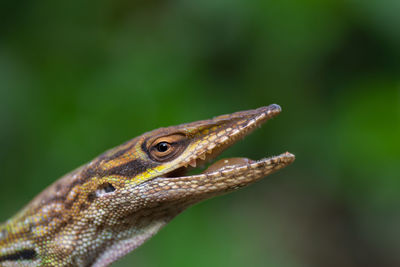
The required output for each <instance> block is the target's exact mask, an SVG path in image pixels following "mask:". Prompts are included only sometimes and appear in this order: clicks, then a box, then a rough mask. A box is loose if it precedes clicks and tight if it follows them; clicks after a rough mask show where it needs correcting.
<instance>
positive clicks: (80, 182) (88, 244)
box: [0, 105, 294, 267]
mask: <svg viewBox="0 0 400 267" xmlns="http://www.w3.org/2000/svg"><path fill="white" fill-rule="evenodd" d="M280 111H281V109H280V107H279V106H278V105H270V106H267V107H262V108H259V109H255V110H249V111H242V112H236V113H233V114H228V115H223V116H219V117H215V118H213V119H211V120H203V121H197V122H192V123H188V124H181V125H178V126H172V127H167V128H160V129H157V130H154V131H151V132H148V133H145V134H143V135H142V136H139V137H137V138H134V139H132V140H130V141H128V142H126V143H124V144H122V145H121V146H119V147H116V148H114V149H112V150H109V151H107V152H105V153H103V154H102V155H100V156H99V157H97V158H95V159H94V160H92V161H91V162H89V163H88V164H86V165H84V166H82V167H80V168H78V169H77V170H75V171H73V172H71V173H70V174H68V175H66V176H64V177H62V178H61V179H60V180H58V181H56V182H55V183H54V184H53V185H51V186H49V187H48V188H47V189H45V190H44V191H43V192H42V193H41V194H39V195H38V196H37V197H36V198H35V199H34V200H32V201H31V202H30V203H29V204H28V205H27V206H26V207H25V208H24V209H23V210H22V211H21V212H20V213H18V214H17V215H16V216H14V217H13V218H11V219H10V220H9V221H7V222H6V223H5V224H3V225H1V226H0V266H99V267H102V266H108V265H109V264H111V263H112V262H114V261H115V260H117V259H119V258H120V257H122V256H124V255H125V254H127V253H128V252H129V251H132V250H133V249H135V248H136V247H138V246H140V245H141V244H142V243H143V242H145V241H146V240H147V239H149V238H150V237H151V236H152V235H154V234H155V233H156V232H157V231H158V230H159V229H160V228H161V227H163V226H164V225H165V224H166V223H168V222H169V221H170V220H171V219H173V218H174V217H175V216H176V215H178V214H179V213H180V212H182V211H183V210H185V209H186V208H187V207H189V206H191V205H193V204H195V203H197V202H199V201H202V200H205V199H208V198H211V197H213V196H217V195H221V194H224V193H227V192H230V191H234V190H237V189H238V188H241V187H243V186H247V185H249V184H251V183H253V182H255V181H257V180H259V179H261V178H263V177H264V176H266V175H269V174H271V173H273V172H275V171H277V170H279V169H281V168H283V167H285V166H287V165H289V164H290V163H291V162H292V161H293V160H294V156H293V155H292V154H290V153H284V154H281V155H279V156H276V157H271V158H266V159H262V160H259V161H251V160H247V159H236V160H231V161H229V160H228V161H226V162H228V163H224V162H222V164H221V166H220V163H218V164H215V165H214V168H210V171H206V172H203V173H202V174H198V175H191V176H184V175H178V174H182V173H184V172H183V170H185V169H186V167H188V166H189V167H190V166H193V167H195V166H196V165H197V164H198V163H199V162H203V161H205V160H210V159H212V158H214V157H215V156H216V155H218V154H219V153H220V152H222V151H223V150H225V149H226V148H227V147H229V146H230V145H232V144H233V143H235V142H236V141H237V140H238V139H240V138H242V137H243V136H245V135H247V134H248V133H250V132H251V131H252V130H254V129H255V128H257V127H258V126H260V125H261V124H262V123H264V122H265V121H267V120H268V119H270V118H272V117H274V116H276V115H277V114H279V112H280ZM171 136H172V137H173V138H172V137H171ZM168 138H170V140H176V139H177V138H178V139H179V140H180V141H179V142H176V143H174V142H172V143H170V144H169V148H168V149H169V150H170V151H171V152H168V151H167V154H166V155H167V157H166V158H163V157H161V158H160V159H158V158H157V157H154V156H153V155H152V153H159V154H160V155H161V156H163V155H164V154H163V153H164V152H161V151H160V152H154V151H155V150H154V148H153V147H151V146H152V145H153V143H154V142H155V143H157V140H169V139H168ZM174 149H176V150H174ZM173 151H177V152H176V153H175V154H173V153H172V152H173ZM168 153H170V155H171V156H170V157H168V155H169V154H168ZM205 158H206V159H205ZM229 162H232V163H229Z"/></svg>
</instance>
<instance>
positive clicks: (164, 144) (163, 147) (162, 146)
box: [156, 142, 171, 153]
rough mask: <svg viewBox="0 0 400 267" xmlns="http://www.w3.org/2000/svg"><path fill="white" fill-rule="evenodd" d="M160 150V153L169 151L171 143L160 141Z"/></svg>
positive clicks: (158, 145)
mask: <svg viewBox="0 0 400 267" xmlns="http://www.w3.org/2000/svg"><path fill="white" fill-rule="evenodd" d="M156 147H157V150H158V152H160V153H164V152H167V151H168V149H170V148H171V144H169V143H167V142H160V143H158V144H157V145H156Z"/></svg>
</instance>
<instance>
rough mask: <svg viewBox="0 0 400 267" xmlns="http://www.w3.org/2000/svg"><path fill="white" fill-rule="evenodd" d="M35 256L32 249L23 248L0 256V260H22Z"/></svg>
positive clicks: (31, 258) (32, 258) (34, 257)
mask: <svg viewBox="0 0 400 267" xmlns="http://www.w3.org/2000/svg"><path fill="white" fill-rule="evenodd" d="M36 257H37V253H36V251H35V250H34V249H24V250H20V251H17V252H15V253H12V254H8V255H4V256H0V262H4V261H22V260H34V259H36Z"/></svg>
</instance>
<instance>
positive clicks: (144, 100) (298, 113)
mask: <svg viewBox="0 0 400 267" xmlns="http://www.w3.org/2000/svg"><path fill="white" fill-rule="evenodd" d="M399 12H400V1H397V0H363V1H361V0H349V1H340V0H339V1H338V0H321V1H317V0H302V1H296V0H281V1H270V0H250V1H245V0H231V1H228V0H202V1H191V0H183V1H182V0H178V1H164V0H147V1H144V0H142V1H130V0H113V1H110V0H97V1H90V0H89V1H78V0H73V1H51V0H43V1H28V0H26V1H13V0H3V1H1V2H0V21H1V23H0V170H1V174H0V180H1V186H0V221H5V220H6V219H7V218H8V217H10V216H12V215H13V214H14V213H15V212H16V211H17V210H19V209H20V208H21V207H23V205H24V204H26V203H27V202H28V201H29V200H30V199H32V198H33V197H34V196H35V195H36V194H37V193H38V192H40V191H41V190H42V189H43V188H44V187H45V186H47V185H48V184H50V183H52V182H53V181H54V180H55V179H57V178H58V177H60V176H61V175H63V174H65V173H67V172H68V171H70V170H72V169H74V168H75V167H77V166H79V165H81V164H82V163H84V162H87V161H89V160H90V159H92V158H93V157H95V156H96V155H98V154H100V153H101V152H103V151H104V150H106V149H108V148H111V147H113V146H116V145H118V144H120V143H122V142H124V141H126V140H128V139H130V138H133V137H135V136H137V135H140V134H141V133H143V132H145V131H148V130H152V129H155V128H158V127H161V126H169V125H175V124H178V123H183V122H190V121H194V120H199V119H206V118H210V117H212V116H215V115H220V114H224V113H230V112H234V111H238V110H244V109H251V108H257V107H259V106H263V105H268V104H271V103H278V104H280V105H281V106H282V108H283V112H282V114H281V115H279V116H278V118H276V119H274V120H272V121H270V122H268V123H267V125H265V127H263V128H262V129H260V130H258V131H256V132H255V133H254V134H252V135H251V136H249V137H248V138H246V140H244V141H241V142H240V143H239V144H237V145H236V146H234V147H232V148H231V149H230V150H228V151H226V152H225V153H224V154H223V156H224V157H228V156H248V157H251V158H254V159H257V158H261V157H264V156H266V155H273V154H278V153H281V152H285V151H290V152H292V153H294V154H296V156H297V159H296V161H295V163H294V164H293V165H291V166H290V167H288V168H286V169H284V170H282V171H280V172H279V173H277V174H275V175H273V176H271V177H268V178H267V179H264V180H262V181H260V182H259V183H257V184H255V185H252V186H250V187H248V188H246V189H243V190H241V191H239V192H235V193H233V194H229V195H226V196H222V197H218V198H215V199H212V200H208V201H206V202H203V203H201V204H198V205H196V206H194V207H192V208H190V209H189V210H187V211H186V212H184V213H183V214H182V215H180V216H178V217H177V218H176V219H175V220H174V221H172V222H171V223H170V224H169V225H168V226H167V227H166V228H164V229H163V230H162V231H161V232H160V233H159V234H158V235H156V236H155V237H154V238H153V239H152V240H151V241H149V242H147V243H146V244H145V245H143V246H142V247H140V248H139V249H138V250H136V251H135V252H134V253H131V254H129V256H127V257H125V258H124V259H123V260H121V261H119V262H118V263H117V264H115V266H117V267H118V266H119V267H122V266H146V267H156V266H174V267H177V266H195V267H200V266H221V267H224V266H226V267H227V266H229V267H234V266H237V267H241V266H256V267H257V266H259V267H261V266H278V267H279V266H284V267H300V266H310V267H313V266H345V267H353V266H381V267H385V266H400V227H399V225H400V141H399V138H400V63H399V62H400V61H399V60H400V16H399Z"/></svg>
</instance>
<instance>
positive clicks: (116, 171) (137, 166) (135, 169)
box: [102, 159, 158, 177]
mask: <svg viewBox="0 0 400 267" xmlns="http://www.w3.org/2000/svg"><path fill="white" fill-rule="evenodd" d="M157 165H158V164H156V163H152V162H149V161H148V162H145V161H143V160H140V159H134V160H131V161H129V162H127V163H125V164H122V165H119V166H116V167H114V168H111V169H109V170H106V171H104V173H103V174H102V176H111V175H121V176H125V177H134V176H136V175H138V174H140V173H143V172H145V171H146V170H148V169H151V168H154V167H155V166H157Z"/></svg>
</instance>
